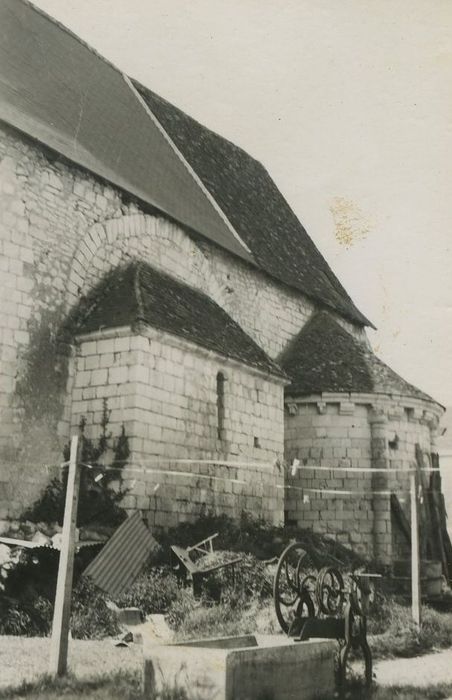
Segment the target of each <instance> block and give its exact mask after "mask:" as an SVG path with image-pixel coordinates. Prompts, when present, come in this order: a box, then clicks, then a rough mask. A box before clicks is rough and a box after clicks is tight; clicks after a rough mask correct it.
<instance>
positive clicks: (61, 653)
mask: <svg viewBox="0 0 452 700" xmlns="http://www.w3.org/2000/svg"><path fill="white" fill-rule="evenodd" d="M78 462H79V438H78V436H77V435H74V437H73V438H72V440H71V454H70V458H69V471H68V479H67V489H66V502H65V506H64V522H63V533H62V538H61V551H60V562H59V566H58V580H57V588H56V594H55V607H54V611H53V625H52V641H51V649H50V673H51V675H53V676H62V675H64V674H65V673H66V671H67V653H68V644H69V622H70V616H71V597H72V575H73V572H74V553H75V530H76V526H77V506H78V497H79V490H80V466H79V463H78Z"/></svg>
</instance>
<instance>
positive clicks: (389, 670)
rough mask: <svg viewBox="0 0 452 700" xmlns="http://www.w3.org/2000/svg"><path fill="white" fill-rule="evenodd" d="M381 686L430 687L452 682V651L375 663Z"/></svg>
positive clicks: (377, 677)
mask: <svg viewBox="0 0 452 700" xmlns="http://www.w3.org/2000/svg"><path fill="white" fill-rule="evenodd" d="M374 670H375V673H376V680H377V683H378V684H379V685H384V686H389V685H416V686H420V687H424V688H426V687H428V686H429V685H434V684H437V683H450V682H452V649H446V650H444V651H438V652H436V653H434V654H426V655H424V656H417V657H415V658H413V659H387V660H385V661H376V662H375V663H374Z"/></svg>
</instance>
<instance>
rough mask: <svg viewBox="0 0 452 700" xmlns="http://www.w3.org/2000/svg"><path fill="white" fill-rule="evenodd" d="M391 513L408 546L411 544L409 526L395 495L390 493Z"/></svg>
mask: <svg viewBox="0 0 452 700" xmlns="http://www.w3.org/2000/svg"><path fill="white" fill-rule="evenodd" d="M391 512H392V514H393V515H394V519H395V521H396V522H397V525H398V526H399V528H400V530H401V531H402V533H403V535H404V536H405V539H406V541H407V542H408V544H411V526H410V522H409V520H408V518H407V517H406V515H405V513H404V512H403V508H402V505H401V503H400V501H399V499H398V496H397V494H395V493H391Z"/></svg>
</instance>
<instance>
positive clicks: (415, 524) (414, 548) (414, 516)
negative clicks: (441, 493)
mask: <svg viewBox="0 0 452 700" xmlns="http://www.w3.org/2000/svg"><path fill="white" fill-rule="evenodd" d="M416 477H417V474H416V472H415V471H412V472H411V474H410V496H411V610H412V616H413V621H414V624H415V625H416V627H417V628H418V629H419V627H420V625H421V582H420V573H421V572H420V561H419V508H418V493H417V483H418V480H417V478H416Z"/></svg>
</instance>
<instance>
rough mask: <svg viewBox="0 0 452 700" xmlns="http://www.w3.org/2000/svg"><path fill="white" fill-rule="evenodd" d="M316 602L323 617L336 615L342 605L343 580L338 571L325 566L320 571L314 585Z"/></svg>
mask: <svg viewBox="0 0 452 700" xmlns="http://www.w3.org/2000/svg"><path fill="white" fill-rule="evenodd" d="M315 592H316V600H317V605H318V607H319V611H320V612H322V613H323V614H324V615H338V614H339V613H340V612H341V611H342V606H343V604H344V599H345V598H344V579H343V578H342V574H341V572H340V571H339V570H338V569H335V568H334V567H332V566H325V567H324V568H323V569H321V570H320V572H319V575H318V577H317V584H316V591H315Z"/></svg>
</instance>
